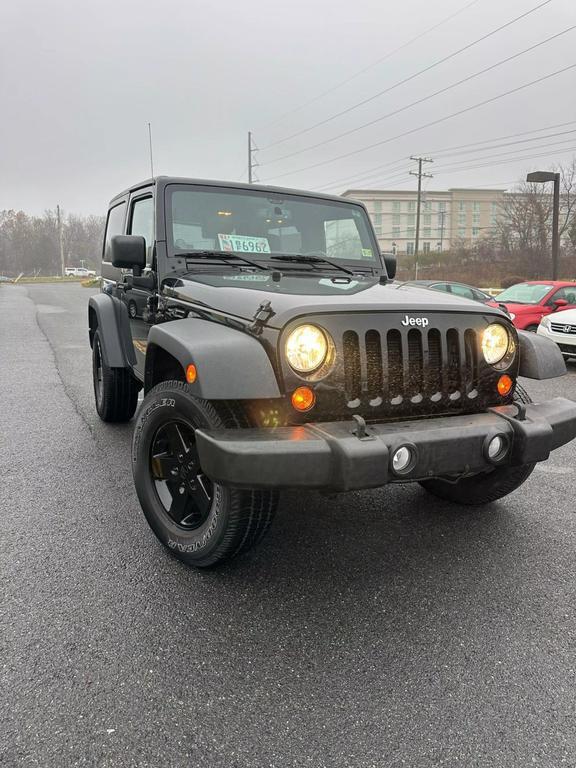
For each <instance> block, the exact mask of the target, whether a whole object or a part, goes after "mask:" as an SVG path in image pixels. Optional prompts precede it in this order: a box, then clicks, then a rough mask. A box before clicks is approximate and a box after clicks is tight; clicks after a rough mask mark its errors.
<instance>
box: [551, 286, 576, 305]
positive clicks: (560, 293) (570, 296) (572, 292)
mask: <svg viewBox="0 0 576 768" xmlns="http://www.w3.org/2000/svg"><path fill="white" fill-rule="evenodd" d="M556 299H565V300H566V301H567V302H568V304H576V286H571V285H567V286H566V287H565V288H560V289H559V290H557V291H556V293H553V294H552V296H551V297H550V298H549V299H548V301H547V302H546V304H548V305H549V306H550V305H552V304H554V302H555V301H556Z"/></svg>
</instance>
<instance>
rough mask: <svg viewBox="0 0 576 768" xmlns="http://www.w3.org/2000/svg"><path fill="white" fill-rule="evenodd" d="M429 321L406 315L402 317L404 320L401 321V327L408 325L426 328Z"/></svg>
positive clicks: (424, 318) (425, 318)
mask: <svg viewBox="0 0 576 768" xmlns="http://www.w3.org/2000/svg"><path fill="white" fill-rule="evenodd" d="M429 322H430V321H429V320H428V318H427V317H408V315H404V320H402V325H404V326H408V325H419V326H420V328H426V326H427V325H428V324H429Z"/></svg>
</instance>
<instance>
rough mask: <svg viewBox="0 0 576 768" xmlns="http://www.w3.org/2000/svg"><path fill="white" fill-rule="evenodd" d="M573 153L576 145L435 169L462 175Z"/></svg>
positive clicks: (439, 173)
mask: <svg viewBox="0 0 576 768" xmlns="http://www.w3.org/2000/svg"><path fill="white" fill-rule="evenodd" d="M573 152H576V145H575V146H572V147H566V148H565V149H563V150H562V151H561V152H560V153H556V152H548V151H547V152H538V153H536V154H531V155H522V156H520V155H519V156H516V157H510V158H508V159H506V160H497V161H491V162H486V163H485V162H483V163H477V164H476V165H468V166H465V167H464V168H454V167H453V166H451V165H447V166H438V168H436V169H435V170H436V174H435V175H436V176H438V175H442V173H444V174H450V173H462V172H465V171H474V170H477V169H480V168H492V167H494V166H497V165H507V164H509V163H518V162H523V161H525V160H535V159H537V158H541V157H550V156H551V155H558V154H560V155H566V154H568V153H573ZM382 181H383V182H386V181H387V180H386V179H383V180H382ZM388 181H391V180H388ZM396 183H398V184H406V183H408V179H406V178H405V177H404V178H403V180H401V181H398V182H396Z"/></svg>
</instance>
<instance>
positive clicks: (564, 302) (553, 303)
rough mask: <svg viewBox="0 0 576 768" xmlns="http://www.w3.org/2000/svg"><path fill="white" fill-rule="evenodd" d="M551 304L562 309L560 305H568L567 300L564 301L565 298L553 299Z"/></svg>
mask: <svg viewBox="0 0 576 768" xmlns="http://www.w3.org/2000/svg"><path fill="white" fill-rule="evenodd" d="M552 305H553V306H554V307H555V308H556V309H562V307H567V306H568V302H567V301H566V299H556V300H555V301H553V302H552Z"/></svg>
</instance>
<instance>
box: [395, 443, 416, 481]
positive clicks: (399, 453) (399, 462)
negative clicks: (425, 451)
mask: <svg viewBox="0 0 576 768" xmlns="http://www.w3.org/2000/svg"><path fill="white" fill-rule="evenodd" d="M413 459H414V453H413V452H412V449H411V448H409V447H408V446H407V445H403V446H402V447H401V448H397V449H396V450H395V451H394V453H393V454H392V469H393V470H394V472H395V473H396V474H397V475H401V474H403V473H404V472H408V470H409V469H411V467H412V462H413Z"/></svg>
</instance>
